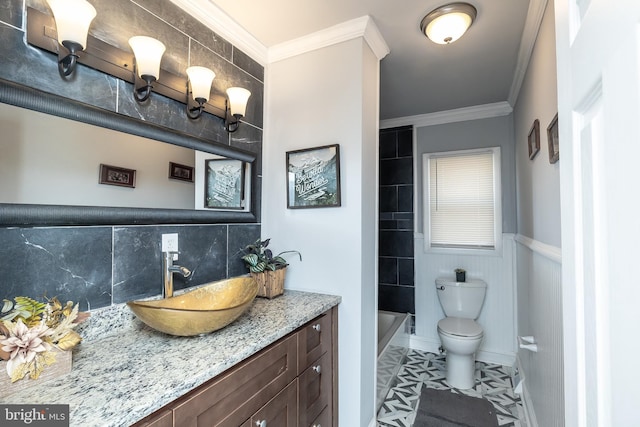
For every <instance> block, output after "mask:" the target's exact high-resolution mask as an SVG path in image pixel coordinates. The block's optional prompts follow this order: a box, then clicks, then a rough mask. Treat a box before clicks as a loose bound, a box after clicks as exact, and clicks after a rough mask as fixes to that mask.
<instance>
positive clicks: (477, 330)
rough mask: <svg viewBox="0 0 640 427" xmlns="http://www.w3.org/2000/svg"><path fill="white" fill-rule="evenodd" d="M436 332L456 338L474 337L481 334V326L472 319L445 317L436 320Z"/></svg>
mask: <svg viewBox="0 0 640 427" xmlns="http://www.w3.org/2000/svg"><path fill="white" fill-rule="evenodd" d="M438 332H440V333H442V334H445V335H449V336H452V337H455V338H458V339H476V338H479V337H481V336H482V334H483V330H482V326H480V325H479V324H477V323H476V322H475V321H474V320H473V319H464V318H462V317H445V318H444V319H442V320H440V321H439V322H438Z"/></svg>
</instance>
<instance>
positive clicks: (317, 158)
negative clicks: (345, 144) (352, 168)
mask: <svg viewBox="0 0 640 427" xmlns="http://www.w3.org/2000/svg"><path fill="white" fill-rule="evenodd" d="M336 206H340V146H339V145H338V144H334V145H325V146H322V147H316V148H309V149H304V150H296V151H288V152H287V208H289V209H300V208H327V207H336Z"/></svg>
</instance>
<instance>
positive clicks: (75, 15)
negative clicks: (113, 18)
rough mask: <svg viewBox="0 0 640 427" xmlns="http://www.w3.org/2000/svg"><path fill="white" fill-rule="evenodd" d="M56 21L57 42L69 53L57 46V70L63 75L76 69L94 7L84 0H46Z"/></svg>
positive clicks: (93, 13)
mask: <svg viewBox="0 0 640 427" xmlns="http://www.w3.org/2000/svg"><path fill="white" fill-rule="evenodd" d="M47 3H48V4H49V7H50V8H51V11H52V12H53V16H54V18H55V21H56V32H57V33H58V43H60V44H61V45H62V46H64V47H65V48H66V49H67V50H68V51H69V53H68V54H67V55H65V53H64V51H63V50H62V49H60V48H58V71H59V72H60V75H61V76H63V77H67V76H69V75H70V74H71V73H73V71H74V70H75V69H76V64H77V63H78V58H79V56H78V54H79V52H81V51H83V50H84V48H85V47H86V46H87V35H88V33H89V26H90V25H91V21H93V18H95V17H96V9H95V8H94V7H93V6H91V5H90V4H89V3H87V2H86V1H85V0H47Z"/></svg>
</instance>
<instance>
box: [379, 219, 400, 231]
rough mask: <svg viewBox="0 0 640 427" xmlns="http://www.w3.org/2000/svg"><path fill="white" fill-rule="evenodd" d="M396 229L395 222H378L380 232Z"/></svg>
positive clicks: (396, 224) (396, 223)
mask: <svg viewBox="0 0 640 427" xmlns="http://www.w3.org/2000/svg"><path fill="white" fill-rule="evenodd" d="M397 229H398V222H397V221H389V220H381V221H380V230H397Z"/></svg>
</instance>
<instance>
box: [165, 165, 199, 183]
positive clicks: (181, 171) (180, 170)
mask: <svg viewBox="0 0 640 427" xmlns="http://www.w3.org/2000/svg"><path fill="white" fill-rule="evenodd" d="M169 178H171V179H179V180H180V181H189V182H193V168H192V167H191V166H187V165H180V164H178V163H173V162H169Z"/></svg>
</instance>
